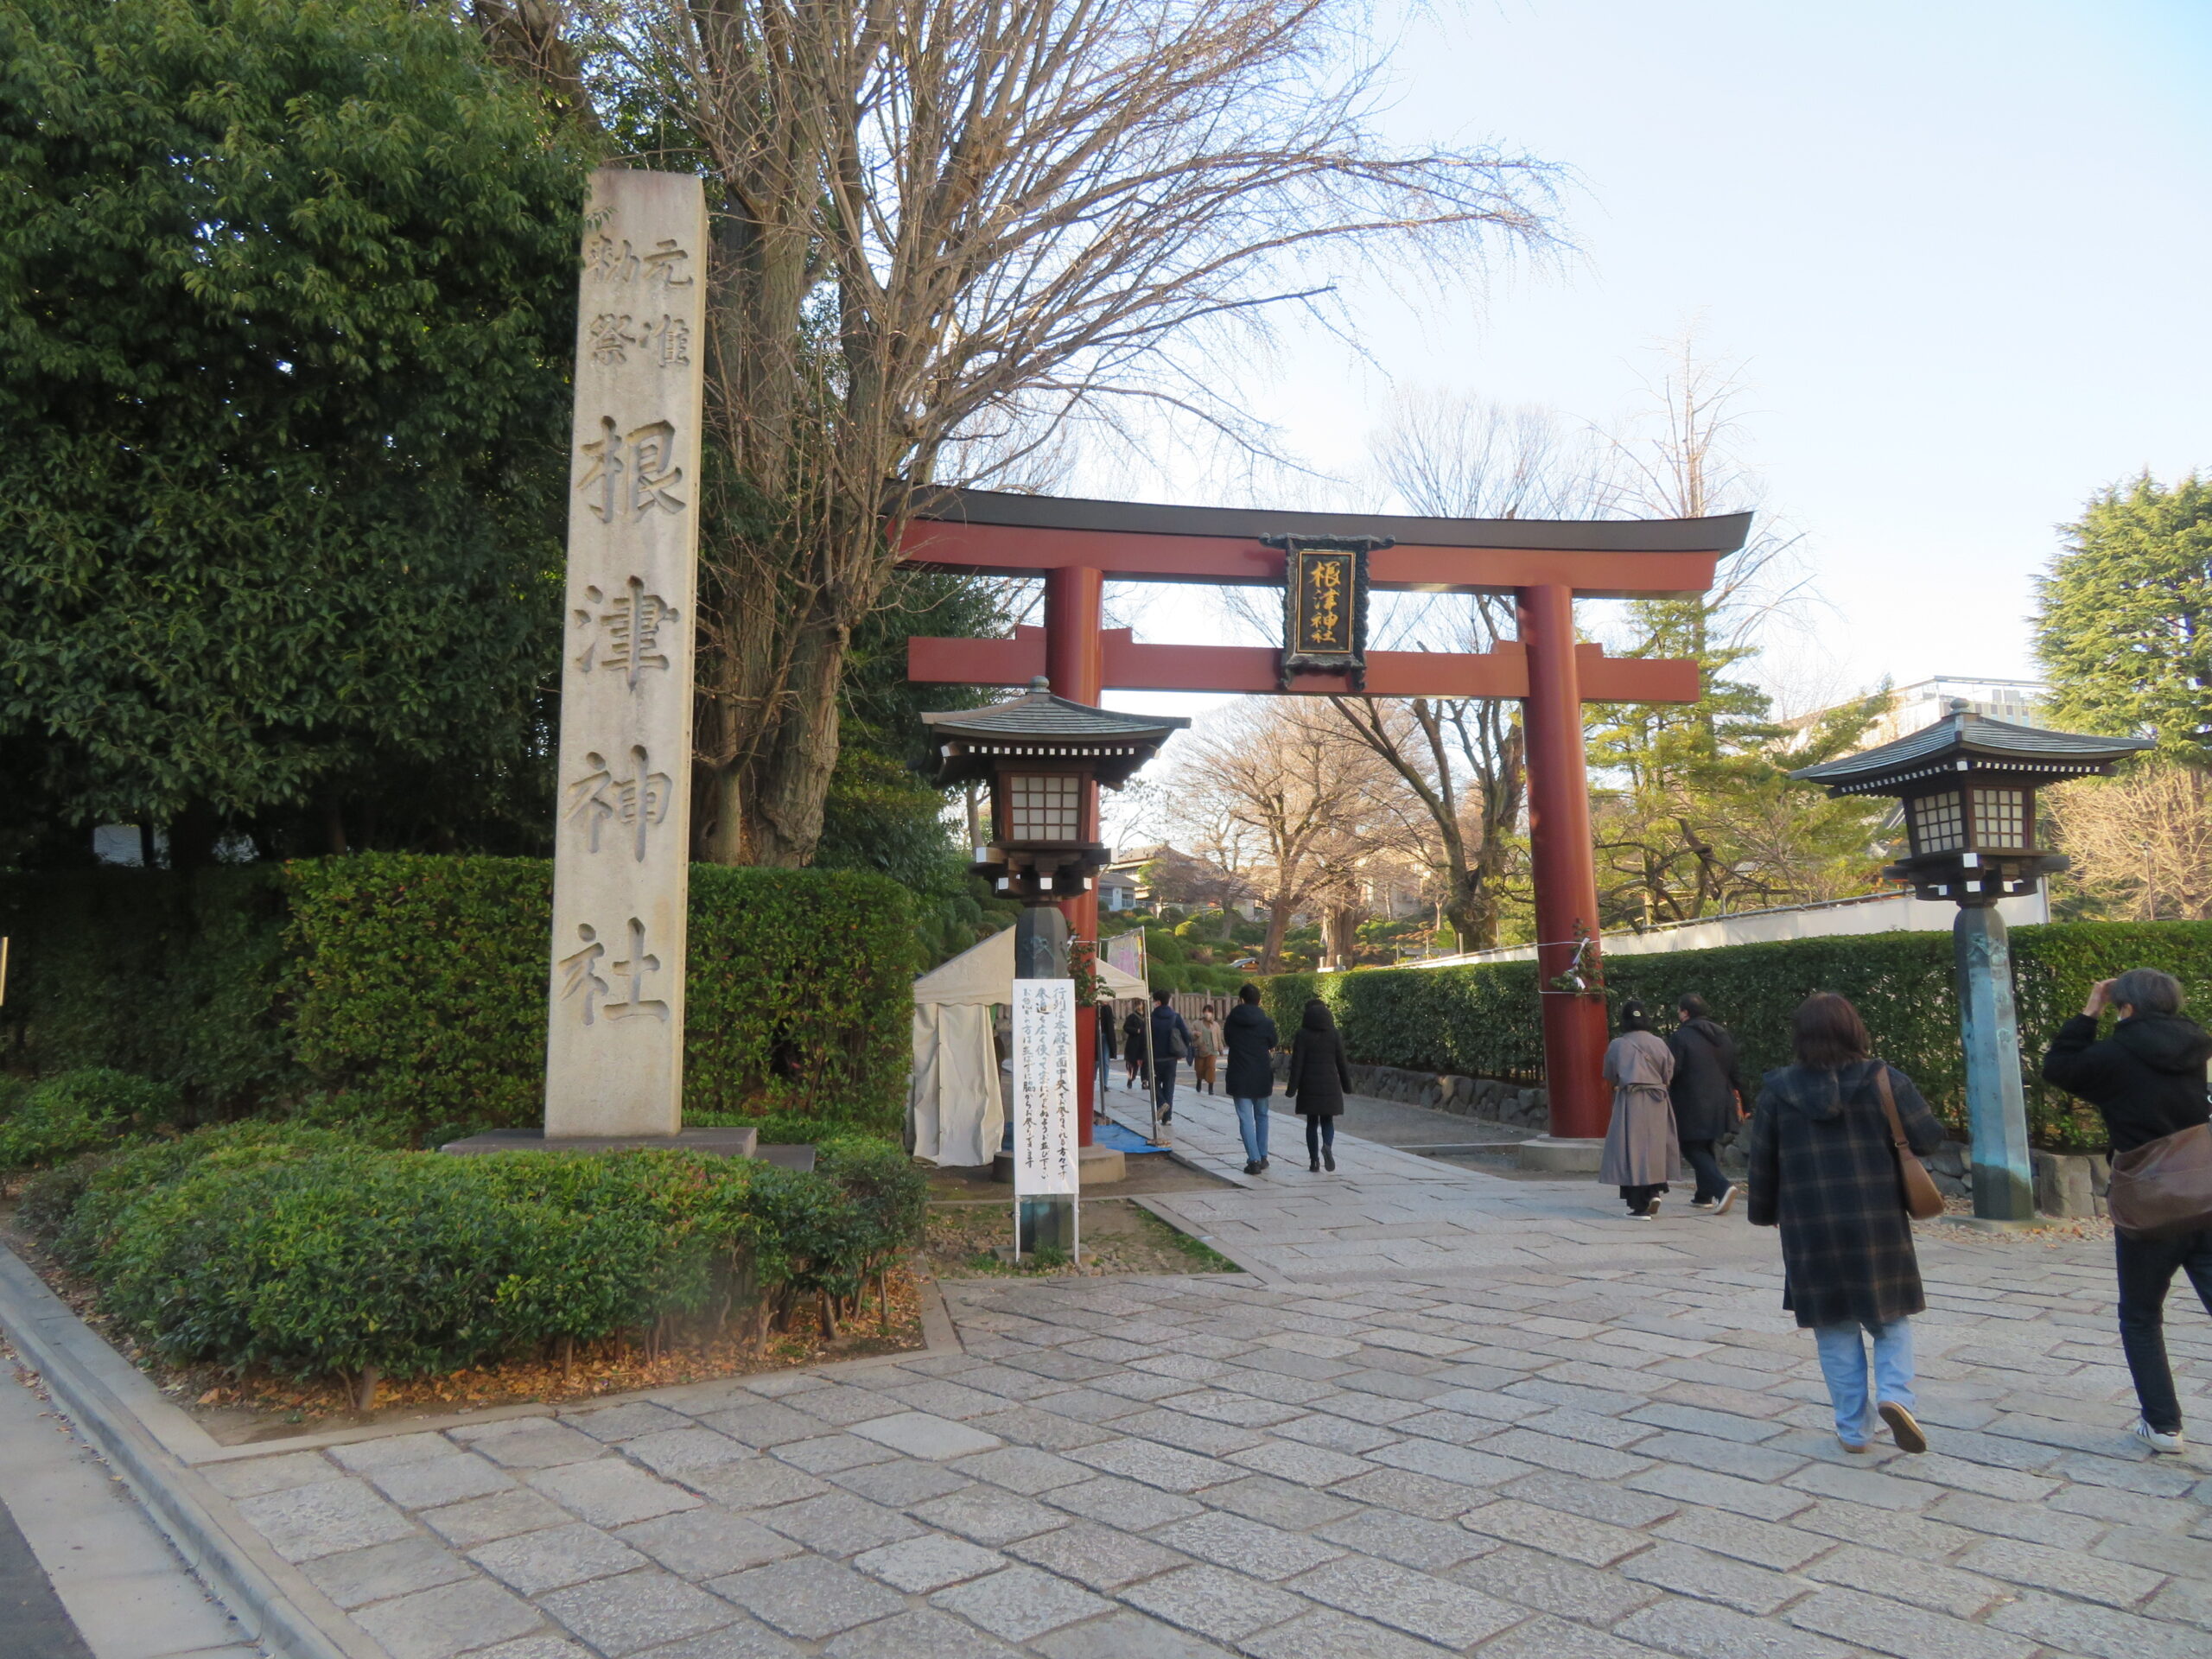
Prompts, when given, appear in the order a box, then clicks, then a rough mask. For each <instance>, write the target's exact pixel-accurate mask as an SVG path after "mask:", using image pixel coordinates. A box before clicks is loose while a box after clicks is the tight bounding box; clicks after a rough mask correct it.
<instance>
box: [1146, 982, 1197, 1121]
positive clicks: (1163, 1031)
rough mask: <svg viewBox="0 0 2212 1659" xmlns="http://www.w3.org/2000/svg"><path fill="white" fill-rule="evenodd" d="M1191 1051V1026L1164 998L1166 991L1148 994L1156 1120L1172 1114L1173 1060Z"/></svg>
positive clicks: (1173, 1111) (1183, 1056) (1173, 1106)
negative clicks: (1158, 1114)
mask: <svg viewBox="0 0 2212 1659" xmlns="http://www.w3.org/2000/svg"><path fill="white" fill-rule="evenodd" d="M1190 1052H1191V1027H1189V1026H1188V1025H1187V1024H1185V1022H1184V1020H1183V1016H1182V1015H1181V1014H1179V1013H1177V1012H1176V1009H1175V1005H1174V1004H1173V1002H1170V1001H1168V1000H1167V993H1166V991H1154V993H1153V994H1152V1089H1153V1100H1154V1103H1155V1104H1157V1105H1158V1107H1159V1108H1160V1122H1163V1123H1165V1122H1167V1121H1168V1120H1169V1119H1170V1118H1172V1117H1173V1116H1175V1062H1176V1061H1178V1060H1179V1059H1183V1058H1185V1057H1187V1056H1188V1055H1189V1053H1190Z"/></svg>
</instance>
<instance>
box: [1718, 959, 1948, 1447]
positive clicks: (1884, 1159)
mask: <svg viewBox="0 0 2212 1659" xmlns="http://www.w3.org/2000/svg"><path fill="white" fill-rule="evenodd" d="M1790 1027H1791V1029H1790V1036H1791V1039H1792V1046H1793V1047H1794V1048H1795V1050H1796V1056H1797V1063H1796V1065H1786V1066H1783V1067H1782V1068H1781V1069H1780V1070H1778V1071H1770V1072H1769V1073H1768V1074H1767V1077H1766V1080H1765V1082H1764V1084H1763V1086H1762V1087H1761V1088H1760V1090H1759V1097H1758V1104H1757V1105H1756V1106H1755V1107H1754V1108H1753V1109H1752V1113H1751V1148H1750V1155H1749V1162H1750V1165H1751V1200H1750V1209H1751V1224H1752V1225H1753V1226H1754V1227H1774V1226H1779V1227H1780V1228H1781V1230H1782V1271H1783V1289H1782V1305H1783V1306H1784V1307H1786V1308H1788V1309H1789V1311H1790V1312H1791V1313H1794V1314H1796V1316H1797V1324H1798V1325H1799V1327H1800V1328H1801V1329H1803V1330H1808V1331H1810V1332H1812V1333H1813V1342H1814V1344H1815V1348H1816V1349H1817V1350H1818V1351H1819V1354H1820V1360H1821V1376H1822V1377H1823V1378H1824V1379H1825V1380H1826V1381H1827V1389H1828V1402H1829V1404H1830V1405H1832V1406H1833V1407H1834V1408H1835V1436H1836V1439H1837V1440H1839V1441H1840V1442H1841V1444H1842V1446H1843V1448H1844V1450H1845V1451H1847V1452H1864V1451H1865V1450H1866V1447H1867V1444H1868V1441H1869V1440H1870V1439H1871V1438H1872V1433H1873V1418H1874V1417H1875V1416H1876V1415H1878V1416H1879V1417H1880V1418H1881V1421H1883V1422H1885V1423H1886V1424H1887V1425H1888V1426H1889V1429H1890V1433H1891V1438H1892V1439H1893V1440H1896V1441H1897V1446H1898V1449H1899V1450H1901V1451H1905V1452H1925V1451H1926V1450H1927V1449H1928V1437H1927V1435H1926V1434H1924V1433H1922V1431H1921V1427H1920V1424H1919V1422H1918V1421H1917V1420H1916V1419H1915V1418H1914V1416H1913V1414H1912V1407H1913V1392H1912V1383H1913V1366H1912V1325H1911V1319H1912V1316H1913V1315H1914V1314H1916V1313H1922V1312H1924V1311H1925V1310H1926V1308H1927V1306H1928V1302H1927V1298H1926V1296H1925V1295H1924V1294H1923V1292H1922V1289H1921V1284H1920V1260H1919V1257H1918V1256H1917V1255H1915V1254H1914V1252H1913V1248H1912V1219H1911V1218H1912V1217H1914V1216H1919V1217H1923V1219H1925V1218H1928V1217H1929V1216H1931V1215H1940V1214H1942V1207H1943V1202H1942V1195H1941V1194H1940V1193H1938V1192H1936V1187H1935V1183H1934V1182H1933V1181H1932V1180H1931V1179H1929V1174H1928V1172H1927V1171H1926V1170H1925V1169H1923V1168H1922V1167H1921V1165H1920V1161H1919V1159H1918V1158H1916V1157H1915V1156H1914V1154H1923V1155H1924V1154H1928V1153H1931V1152H1934V1151H1935V1150H1936V1147H1940V1146H1941V1145H1942V1144H1943V1128H1942V1125H1941V1124H1940V1123H1938V1122H1936V1115H1935V1114H1934V1113H1933V1112H1931V1111H1929V1109H1928V1103H1926V1102H1925V1101H1923V1099H1921V1097H1920V1091H1919V1090H1917V1089H1916V1088H1914V1087H1913V1086H1912V1079H1911V1078H1910V1077H1906V1076H1905V1074H1904V1072H1902V1071H1898V1070H1897V1068H1896V1067H1895V1066H1893V1065H1890V1064H1889V1063H1888V1062H1886V1061H1884V1060H1877V1059H1869V1058H1867V1055H1866V1046H1867V1044H1866V1026H1865V1024H1864V1023H1863V1022H1862V1021H1861V1020H1859V1010H1858V1009H1856V1008H1854V1007H1852V1006H1851V1004H1850V1003H1849V1002H1848V1001H1846V1000H1845V999H1844V998H1842V997H1840V996H1838V995H1835V994H1834V993H1833V992H1830V991H1821V992H1819V993H1816V994H1815V995H1812V996H1809V997H1808V998H1806V999H1805V1001H1804V1003H1803V1005H1802V1007H1799V1008H1798V1010H1797V1014H1796V1018H1795V1019H1794V1020H1792V1021H1791V1022H1790ZM1862 1333H1864V1336H1865V1337H1866V1338H1871V1340H1872V1344H1873V1351H1874V1355H1873V1359H1874V1364H1873V1370H1874V1396H1873V1397H1874V1402H1875V1403H1874V1410H1873V1411H1872V1412H1870V1411H1869V1409H1868V1403H1869V1402H1868V1397H1867V1389H1866V1347H1865V1345H1864V1344H1863V1343H1862V1340H1861V1336H1862Z"/></svg>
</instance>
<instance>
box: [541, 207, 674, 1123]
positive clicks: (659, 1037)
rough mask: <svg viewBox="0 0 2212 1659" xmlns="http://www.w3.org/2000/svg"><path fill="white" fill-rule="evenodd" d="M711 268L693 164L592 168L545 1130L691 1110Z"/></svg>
mask: <svg viewBox="0 0 2212 1659" xmlns="http://www.w3.org/2000/svg"><path fill="white" fill-rule="evenodd" d="M706 266H707V208H706V198H705V194H704V192H703V190H702V187H701V185H700V181H698V179H696V178H695V177H692V176H690V175H685V174H677V173H647V172H641V171H638V170H635V169H630V168H602V169H601V171H600V172H598V173H597V174H595V175H594V176H593V179H592V188H591V206H590V209H589V213H588V218H587V219H586V221H585V231H584V238H583V257H582V272H581V275H580V278H579V284H580V296H579V297H580V303H579V305H578V307H577V311H576V377H575V385H576V401H575V431H574V434H573V436H572V439H571V442H570V448H569V577H568V590H567V593H568V602H567V605H566V606H565V607H564V609H563V618H562V626H563V639H562V652H561V657H562V662H561V745H560V773H559V791H560V793H559V797H558V804H557V806H556V811H557V813H558V815H559V816H558V817H557V819H556V823H555V838H554V852H553V962H552V986H551V993H550V1018H549V1020H548V1027H547V1039H546V1052H545V1133H546V1135H547V1137H548V1138H549V1139H552V1138H556V1137H560V1136H564V1135H675V1134H676V1133H677V1131H678V1130H679V1129H680V1128H682V1127H683V956H684V948H685V921H686V914H687V906H688V889H689V884H690V856H691V854H690V834H691V830H690V817H691V680H692V670H691V658H692V630H693V627H694V626H695V622H696V619H695V617H694V613H693V598H694V592H695V586H696V581H695V575H694V571H695V567H696V553H697V548H698V516H699V422H700V413H701V409H700V404H701V397H702V391H703V387H704V384H705V383H704V381H703V379H702V375H701V372H700V365H701V361H702V353H701V350H700V345H701V340H702V325H703V323H704V321H705V317H704V313H703V304H704V297H705V295H706V289H707V269H706Z"/></svg>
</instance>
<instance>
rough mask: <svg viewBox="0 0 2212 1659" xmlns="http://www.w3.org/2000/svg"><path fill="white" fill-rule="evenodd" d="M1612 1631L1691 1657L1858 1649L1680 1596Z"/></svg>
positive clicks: (1825, 1656)
mask: <svg viewBox="0 0 2212 1659" xmlns="http://www.w3.org/2000/svg"><path fill="white" fill-rule="evenodd" d="M1613 1634H1614V1635H1616V1636H1618V1637H1625V1638H1626V1639H1628V1640H1629V1641H1631V1642H1642V1643H1646V1644H1647V1645H1649V1646H1651V1647H1655V1648H1662V1649H1665V1650H1666V1651H1668V1652H1669V1653H1674V1654H1681V1655H1687V1656H1690V1659H1749V1656H1756V1659H1855V1653H1856V1650H1855V1649H1851V1648H1847V1647H1845V1646H1844V1645H1843V1644H1842V1643H1839V1642H1831V1641H1829V1640H1828V1639H1827V1637H1824V1636H1815V1635H1814V1634H1813V1633H1812V1632H1811V1631H1810V1630H1793V1629H1791V1628H1790V1627H1789V1626H1788V1625H1786V1624H1780V1623H1778V1622H1777V1621H1775V1620H1772V1619H1764V1618H1747V1617H1745V1615H1744V1614H1742V1613H1738V1612H1733V1611H1730V1610H1729V1609H1727V1608H1726V1607H1716V1606H1713V1605H1712V1604H1710V1603H1707V1602H1696V1601H1688V1600H1683V1599H1667V1600H1664V1601H1661V1602H1659V1603H1657V1604H1656V1605H1652V1606H1649V1607H1646V1608H1645V1609H1644V1610H1643V1611H1642V1612H1639V1613H1631V1614H1630V1616H1629V1617H1628V1618H1624V1619H1623V1620H1622V1621H1621V1622H1620V1624H1618V1625H1616V1626H1615V1627H1614V1630H1613Z"/></svg>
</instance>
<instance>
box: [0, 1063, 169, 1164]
mask: <svg viewBox="0 0 2212 1659" xmlns="http://www.w3.org/2000/svg"><path fill="white" fill-rule="evenodd" d="M176 1110H177V1091H176V1090H175V1089H172V1088H170V1087H168V1085H166V1084H159V1083H156V1082H154V1081H152V1080H151V1079H150V1078H147V1077H132V1076H131V1075H130V1073H128V1072H125V1071H107V1070H105V1068H102V1067H99V1066H87V1067H85V1068H83V1069H81V1070H79V1071H64V1072H62V1073H61V1074H60V1076H59V1077H48V1078H47V1079H46V1080H45V1081H43V1082H41V1083H37V1084H32V1085H31V1086H30V1087H29V1088H27V1089H22V1090H17V1091H16V1098H15V1100H14V1102H13V1103H12V1104H11V1105H10V1106H9V1107H7V1108H6V1109H5V1110H4V1112H0V1172H6V1171H9V1170H17V1169H35V1168H39V1167H41V1166H45V1165H47V1164H51V1163H54V1162H56V1161H58V1160H61V1159H65V1158H73V1157H75V1156H76V1155H77V1154H79V1153H81V1152H89V1151H92V1150H93V1149H94V1148H96V1147H106V1146H111V1145H113V1144H114V1143H115V1141H117V1140H118V1138H120V1137H121V1136H123V1135H128V1134H130V1132H132V1131H133V1130H139V1131H143V1130H146V1129H149V1128H153V1127H154V1126H155V1125H156V1124H158V1123H164V1122H168V1121H170V1120H171V1119H172V1118H173V1117H174V1116H175V1114H176Z"/></svg>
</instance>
